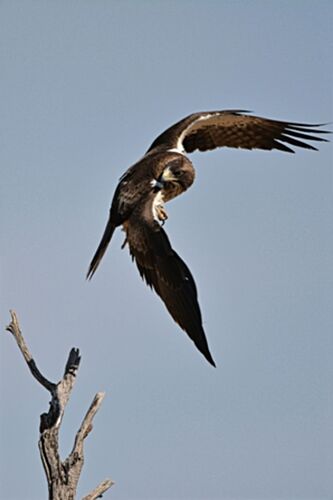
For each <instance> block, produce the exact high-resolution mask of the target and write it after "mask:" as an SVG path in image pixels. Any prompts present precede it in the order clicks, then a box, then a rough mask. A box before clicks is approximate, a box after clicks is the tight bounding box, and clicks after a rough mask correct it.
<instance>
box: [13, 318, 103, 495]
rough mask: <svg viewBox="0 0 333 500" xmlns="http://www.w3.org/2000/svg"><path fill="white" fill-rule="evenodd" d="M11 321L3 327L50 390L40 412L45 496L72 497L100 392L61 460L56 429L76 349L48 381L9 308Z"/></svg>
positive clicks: (72, 373)
mask: <svg viewBox="0 0 333 500" xmlns="http://www.w3.org/2000/svg"><path fill="white" fill-rule="evenodd" d="M10 314H11V319H12V320H11V323H10V324H9V325H8V326H7V330H8V331H9V332H11V333H12V334H13V336H14V338H15V340H16V342H17V345H18V347H19V349H20V351H21V353H22V354H23V357H24V359H25V361H26V363H27V365H28V367H29V369H30V372H31V374H32V375H33V376H34V377H35V379H36V380H37V381H38V382H39V383H40V384H41V385H42V386H43V387H45V389H47V390H48V391H49V393H50V394H51V401H50V409H49V411H48V412H47V413H43V414H42V415H41V416H40V427H39V432H40V437H39V442H38V446H39V452H40V456H41V460H42V463H43V467H44V471H45V474H46V479H47V484H48V490H49V500H73V499H75V497H76V489H77V484H78V481H79V478H80V474H81V470H82V467H83V463H84V454H83V444H84V440H85V438H86V437H87V436H88V434H89V432H90V431H91V430H92V421H93V418H94V416H95V414H96V412H97V411H98V409H99V407H100V405H101V403H102V401H103V398H104V395H105V394H104V393H103V392H98V393H97V394H96V396H95V397H94V400H93V402H92V403H91V405H90V408H89V410H88V411H87V413H86V415H85V417H84V419H83V421H82V424H81V427H80V429H79V430H78V432H77V433H76V436H75V440H74V446H73V449H72V451H71V452H70V454H69V455H68V457H67V458H66V459H65V460H63V461H62V460H61V458H60V456H59V441H58V437H59V430H60V425H61V422H62V418H63V416H64V411H65V407H66V404H67V402H68V400H69V397H70V394H71V391H72V389H73V387H74V383H75V378H76V373H77V371H78V369H79V365H80V359H81V358H80V353H79V349H75V348H73V349H71V351H70V353H69V356H68V360H67V363H66V367H65V372H64V375H63V377H62V379H61V380H60V382H58V383H53V382H50V381H49V380H48V379H46V378H45V377H44V376H43V375H42V373H41V372H40V371H39V369H38V368H37V365H36V363H35V361H34V359H33V357H32V356H31V354H30V351H29V349H28V347H27V345H26V343H25V340H24V338H23V336H22V333H21V330H20V326H19V323H18V319H17V316H16V314H15V312H14V311H11V312H10ZM112 484H113V481H111V480H110V479H106V480H105V481H102V482H101V483H100V484H99V485H98V486H97V487H96V488H95V489H94V490H93V491H92V492H91V493H89V494H88V495H86V496H85V497H84V498H83V500H94V499H96V498H100V497H101V496H102V495H103V493H105V492H106V491H107V490H108V489H109V488H110V487H111V486H112Z"/></svg>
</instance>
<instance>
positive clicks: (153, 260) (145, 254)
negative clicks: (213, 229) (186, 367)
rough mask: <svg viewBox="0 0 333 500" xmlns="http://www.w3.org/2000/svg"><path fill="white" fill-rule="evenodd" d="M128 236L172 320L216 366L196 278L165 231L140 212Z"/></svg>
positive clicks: (140, 267)
mask: <svg viewBox="0 0 333 500" xmlns="http://www.w3.org/2000/svg"><path fill="white" fill-rule="evenodd" d="M126 233H127V241H128V244H129V248H130V253H131V255H132V258H133V259H134V260H135V262H136V265H137V267H138V270H139V273H140V275H141V277H142V278H143V279H144V280H145V282H146V283H147V285H149V286H150V287H151V288H153V289H154V290H155V292H156V293H157V294H158V295H159V296H160V298H161V299H162V301H163V302H164V304H165V306H166V308H167V310H168V311H169V313H170V314H171V316H172V318H173V319H174V320H175V321H176V322H177V323H178V324H179V326H180V327H181V328H182V329H183V330H184V331H185V332H186V333H187V334H188V336H189V337H190V338H191V340H192V341H193V342H194V344H195V345H196V347H197V348H198V349H199V351H200V352H201V353H202V354H203V355H204V356H205V358H206V359H207V361H209V363H211V364H212V365H213V366H215V363H214V360H213V358H212V355H211V354H210V352H209V347H208V343H207V340H206V336H205V332H204V329H203V326H202V317H201V311H200V307H199V303H198V296H197V289H196V285H195V282H194V279H193V276H192V274H191V272H190V270H189V268H188V267H187V265H186V264H185V262H184V261H183V260H182V259H181V258H180V257H179V255H178V254H177V253H176V252H175V251H174V250H173V248H172V247H171V244H170V242H169V239H168V236H167V234H166V233H165V231H164V230H163V228H162V227H161V226H160V225H159V224H158V223H157V222H156V221H154V220H153V219H152V218H150V216H149V217H146V216H145V214H144V212H140V211H139V210H138V211H136V212H135V213H134V214H133V215H132V217H131V218H130V219H129V220H128V223H127V224H126Z"/></svg>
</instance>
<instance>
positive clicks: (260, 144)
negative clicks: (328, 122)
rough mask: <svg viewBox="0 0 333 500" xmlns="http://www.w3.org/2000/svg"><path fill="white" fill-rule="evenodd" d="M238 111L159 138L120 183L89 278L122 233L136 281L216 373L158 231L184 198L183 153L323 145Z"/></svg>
mask: <svg viewBox="0 0 333 500" xmlns="http://www.w3.org/2000/svg"><path fill="white" fill-rule="evenodd" d="M247 113H249V112H248V111H244V110H226V111H209V112H203V113H193V114H191V115H189V116H187V117H186V118H184V119H183V120H180V121H179V122H177V123H176V124H175V125H172V126H171V127H170V128H168V129H167V130H165V131H164V132H163V133H162V134H161V135H159V136H158V137H157V138H156V139H155V140H154V142H153V143H152V145H151V146H150V148H149V149H148V151H147V152H146V154H145V155H144V156H143V158H141V159H140V160H139V161H138V162H137V163H135V164H134V165H133V166H131V167H130V168H129V169H128V170H127V171H126V172H125V173H124V174H123V176H122V177H121V178H120V180H119V184H118V186H117V188H116V191H115V194H114V197H113V201H112V204H111V208H110V214H109V220H108V222H107V225H106V228H105V231H104V234H103V236H102V239H101V242H100V244H99V246H98V248H97V250H96V253H95V255H94V257H93V259H92V261H91V264H90V267H89V271H88V273H87V278H88V279H91V278H92V276H93V274H94V273H95V271H96V269H97V267H98V265H99V263H100V261H101V259H102V257H103V255H104V253H105V251H106V249H107V247H108V244H109V243H110V240H111V238H112V235H113V232H114V230H115V229H116V227H118V226H121V225H122V226H123V229H124V231H125V233H126V239H125V243H124V245H123V246H125V244H126V243H128V245H129V251H130V254H131V256H132V259H133V260H135V262H136V265H137V267H138V270H139V273H140V275H141V277H142V278H143V279H144V280H145V282H146V283H147V285H149V286H150V287H151V288H153V289H154V290H155V292H156V293H157V294H158V295H159V296H160V297H161V299H162V300H163V302H164V304H165V306H166V308H167V309H168V311H169V313H170V314H171V316H172V317H173V319H174V320H175V321H176V322H177V323H178V325H179V326H180V327H181V328H182V329H183V330H184V331H185V332H186V333H187V334H188V336H189V337H190V338H191V340H192V341H193V342H194V344H195V345H196V347H197V348H198V349H199V351H200V352H201V353H202V354H203V355H204V356H205V358H206V359H207V361H208V362H209V363H211V364H212V365H213V366H215V363H214V360H213V358H212V355H211V353H210V352H209V348H208V343H207V340H206V336H205V332H204V329H203V326H202V317H201V312H200V307H199V303H198V295H197V289H196V285H195V282H194V279H193V276H192V274H191V272H190V270H189V268H188V267H187V265H186V264H185V262H184V261H183V260H182V259H181V258H180V257H179V255H178V254H177V253H176V252H175V250H174V249H173V248H172V246H171V244H170V241H169V238H168V236H167V234H166V232H165V231H164V229H163V227H162V226H163V224H164V222H165V220H166V219H167V213H166V211H165V207H164V203H166V202H167V201H169V200H171V199H172V198H175V197H176V196H178V195H180V194H181V193H183V192H184V191H186V190H187V189H188V188H189V187H190V186H191V185H192V183H193V181H194V177H195V171H194V168H193V165H192V163H191V162H190V160H189V159H188V158H187V156H186V153H192V152H193V151H195V150H199V151H207V150H211V149H215V148H221V147H232V148H242V149H266V150H271V149H279V150H280V151H285V152H288V153H294V151H293V149H292V148H291V147H290V146H292V147H300V148H306V149H312V150H316V148H315V147H314V146H311V145H310V144H308V143H307V142H304V140H307V141H325V142H327V141H326V139H323V138H321V137H319V136H318V135H316V134H319V133H322V134H324V133H328V132H327V131H322V130H318V129H317V127H319V126H321V125H318V124H313V125H310V124H305V123H291V122H290V123H289V122H282V121H276V120H269V119H267V118H260V117H259V116H252V115H249V114H247Z"/></svg>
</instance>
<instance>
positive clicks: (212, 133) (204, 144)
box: [148, 110, 329, 153]
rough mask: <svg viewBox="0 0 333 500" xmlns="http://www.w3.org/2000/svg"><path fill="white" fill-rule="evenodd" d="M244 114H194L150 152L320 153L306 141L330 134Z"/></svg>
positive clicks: (157, 141)
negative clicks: (237, 150)
mask: <svg viewBox="0 0 333 500" xmlns="http://www.w3.org/2000/svg"><path fill="white" fill-rule="evenodd" d="M244 113H249V111H243V110H227V111H211V112H203V113H193V114H192V115H189V116H188V117H186V118H184V119H183V120H181V121H179V122H178V123H176V124H175V125H172V126H171V127H170V128H168V129H167V130H165V132H163V133H162V134H161V135H159V136H158V137H157V138H156V139H155V141H154V142H153V144H152V145H151V147H150V148H149V150H148V151H151V150H152V149H155V148H159V149H172V148H175V149H177V150H179V151H182V150H183V151H185V152H187V153H192V152H193V151H195V150H196V149H198V150H200V151H207V150H209V149H215V148H221V147H230V148H242V149H266V150H270V149H279V150H281V151H287V152H289V153H294V151H293V149H291V148H290V147H289V146H287V145H286V144H289V145H291V146H295V147H300V148H306V149H313V150H317V149H316V148H315V147H314V146H311V145H310V144H308V143H307V142H304V140H306V141H325V142H327V140H326V139H323V138H322V137H318V136H317V135H313V134H327V133H329V132H328V131H325V130H318V129H317V127H320V126H322V124H306V123H292V122H282V121H278V120H269V119H268V118H261V117H259V116H252V115H248V114H244ZM303 139H304V140H303Z"/></svg>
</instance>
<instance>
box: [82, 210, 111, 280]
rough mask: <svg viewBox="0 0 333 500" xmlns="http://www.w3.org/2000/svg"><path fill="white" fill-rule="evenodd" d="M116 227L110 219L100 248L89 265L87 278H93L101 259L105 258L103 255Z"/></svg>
mask: <svg viewBox="0 0 333 500" xmlns="http://www.w3.org/2000/svg"><path fill="white" fill-rule="evenodd" d="M115 228H116V226H115V225H114V223H113V222H111V220H110V219H109V220H108V223H107V225H106V228H105V231H104V234H103V236H102V239H101V242H100V244H99V245H98V248H97V250H96V252H95V255H94V256H93V258H92V261H91V262H90V266H89V270H88V272H87V276H86V279H89V280H91V278H92V277H93V275H94V273H95V271H96V269H97V268H98V265H99V263H100V261H101V260H102V258H103V255H104V254H105V251H106V249H107V247H108V245H109V243H110V240H111V238H112V235H113V232H114V230H115Z"/></svg>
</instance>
